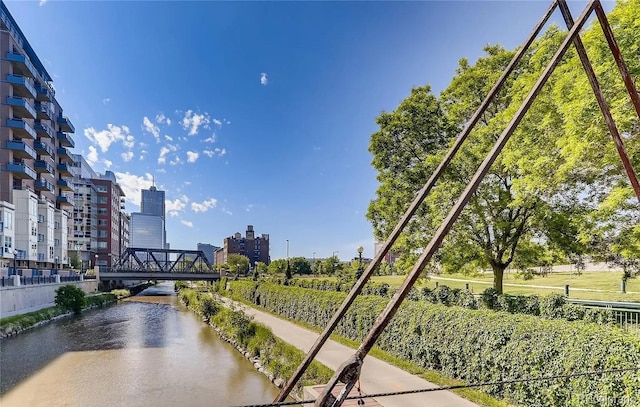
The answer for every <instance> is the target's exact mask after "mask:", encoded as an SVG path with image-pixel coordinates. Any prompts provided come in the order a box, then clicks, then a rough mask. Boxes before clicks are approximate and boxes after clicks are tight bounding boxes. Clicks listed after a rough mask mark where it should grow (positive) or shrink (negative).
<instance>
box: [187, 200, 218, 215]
mask: <svg viewBox="0 0 640 407" xmlns="http://www.w3.org/2000/svg"><path fill="white" fill-rule="evenodd" d="M217 204H218V200H217V199H215V198H211V199H207V200H206V201H202V203H198V202H191V210H192V211H194V212H196V213H197V212H206V211H208V210H209V209H211V208H215V207H216V205H217Z"/></svg>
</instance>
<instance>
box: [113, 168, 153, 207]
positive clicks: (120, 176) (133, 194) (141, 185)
mask: <svg viewBox="0 0 640 407" xmlns="http://www.w3.org/2000/svg"><path fill="white" fill-rule="evenodd" d="M116 179H117V180H118V184H119V185H120V188H122V191H123V192H124V194H125V199H126V200H127V201H129V202H131V203H132V204H134V205H136V206H140V190H141V189H149V188H150V187H151V185H153V176H152V175H151V174H149V173H148V172H147V173H145V174H144V175H143V176H139V175H135V174H129V172H116Z"/></svg>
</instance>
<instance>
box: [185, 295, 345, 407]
mask: <svg viewBox="0 0 640 407" xmlns="http://www.w3.org/2000/svg"><path fill="white" fill-rule="evenodd" d="M178 298H179V299H180V300H181V302H182V303H183V304H184V305H185V306H187V308H189V309H190V310H191V311H193V312H195V313H196V314H197V315H199V316H200V317H201V318H202V319H203V320H204V322H205V323H207V324H208V325H210V326H212V327H213V329H214V331H215V332H216V333H217V334H218V335H219V336H220V337H221V338H222V339H223V340H224V341H226V342H229V343H230V344H232V345H233V346H234V347H235V348H236V350H237V351H238V352H240V353H241V354H242V355H243V356H244V357H245V358H246V359H248V360H249V361H250V362H251V363H252V364H253V366H254V368H255V369H256V370H257V371H258V372H260V373H262V374H263V375H265V376H266V377H267V378H268V379H269V381H270V382H271V383H273V384H274V385H275V386H277V387H279V388H280V387H282V386H283V385H284V383H285V382H286V380H287V379H288V378H289V377H291V376H292V375H293V372H294V371H295V369H296V368H297V367H298V365H299V364H300V362H301V361H302V359H303V358H304V356H305V353H304V352H302V351H301V350H299V349H298V348H296V347H295V346H293V345H290V344H289V343H287V342H285V341H284V340H282V339H280V338H279V337H278V336H276V335H274V334H273V332H271V329H270V328H268V327H267V326H265V325H263V324H260V323H257V322H255V321H253V320H252V319H253V318H252V317H250V316H247V315H245V314H244V312H243V311H242V310H240V309H237V308H236V307H234V306H233V305H232V306H229V305H225V304H223V303H222V301H221V299H220V298H215V297H214V295H213V294H212V293H209V292H197V291H195V290H192V289H187V288H183V289H181V290H180V291H179V292H178ZM227 307H228V308H227ZM332 375H333V370H331V369H330V368H328V367H327V366H325V365H324V364H322V363H320V362H318V361H314V362H312V363H311V365H310V366H309V368H308V369H307V372H306V373H305V375H303V377H302V378H301V379H300V381H299V382H298V384H297V386H296V387H295V389H294V391H293V393H292V394H291V396H293V397H294V398H295V399H297V400H302V398H303V387H305V386H310V385H317V384H324V383H326V382H327V381H329V379H330V378H331V376H332Z"/></svg>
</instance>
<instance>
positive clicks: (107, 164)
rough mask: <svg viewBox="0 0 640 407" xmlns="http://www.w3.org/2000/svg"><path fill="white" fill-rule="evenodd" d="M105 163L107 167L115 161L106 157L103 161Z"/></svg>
mask: <svg viewBox="0 0 640 407" xmlns="http://www.w3.org/2000/svg"><path fill="white" fill-rule="evenodd" d="M103 163H104V166H105V168H106V169H109V168H111V166H112V165H113V161H111V160H107V159H105V160H104V161H103Z"/></svg>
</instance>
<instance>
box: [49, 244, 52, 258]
mask: <svg viewBox="0 0 640 407" xmlns="http://www.w3.org/2000/svg"><path fill="white" fill-rule="evenodd" d="M51 257H53V246H49V258H51Z"/></svg>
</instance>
